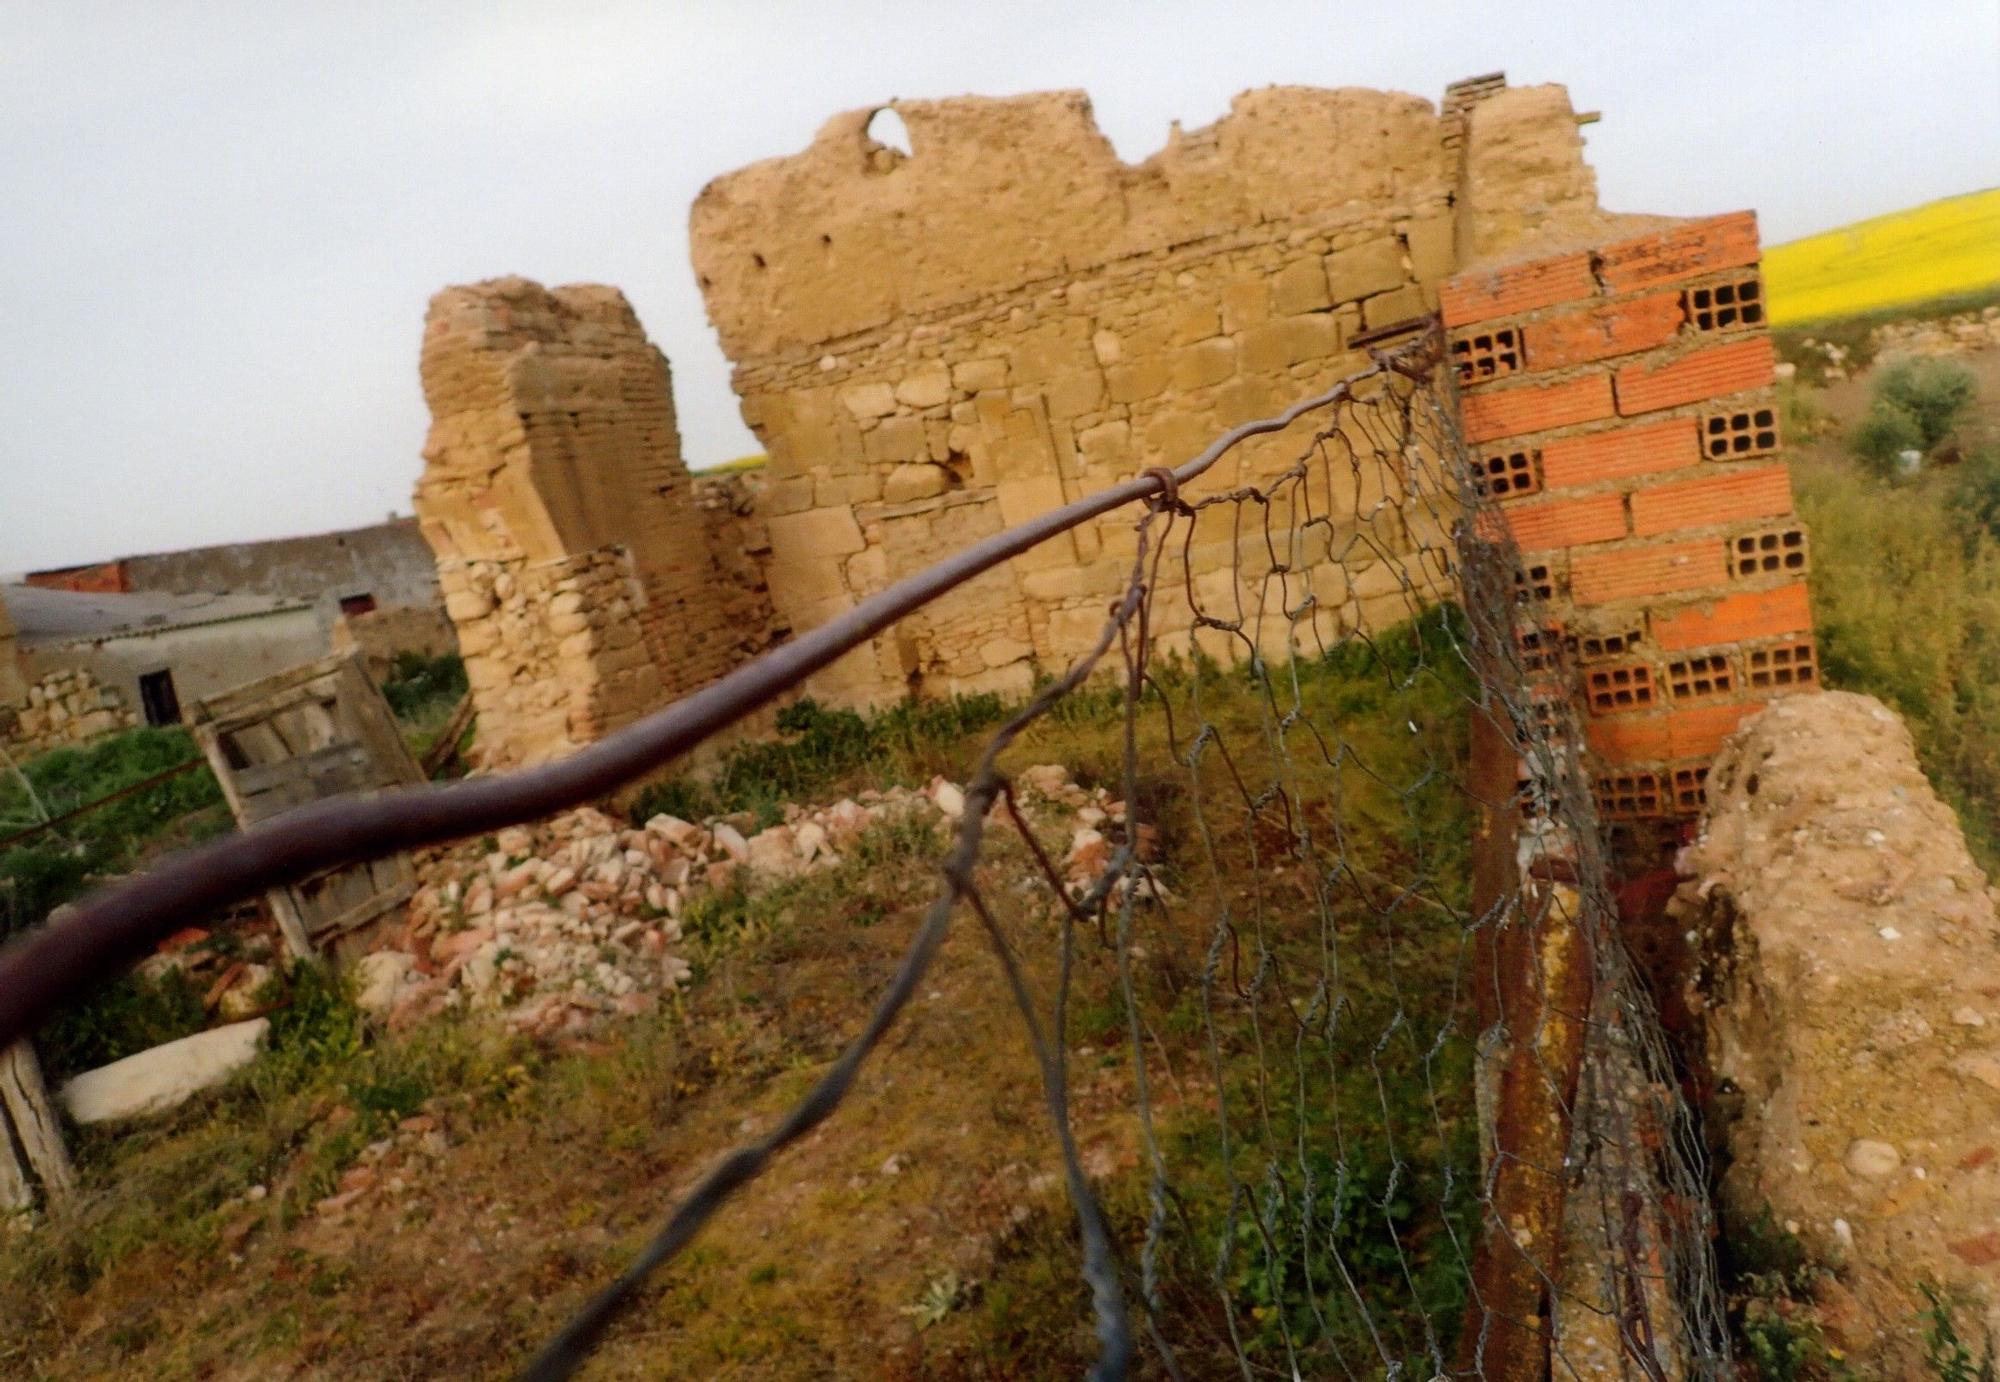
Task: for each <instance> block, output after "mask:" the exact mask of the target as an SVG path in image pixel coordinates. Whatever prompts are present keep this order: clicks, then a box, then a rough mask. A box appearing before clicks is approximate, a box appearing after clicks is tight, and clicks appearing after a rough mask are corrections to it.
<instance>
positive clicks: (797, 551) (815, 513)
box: [771, 509, 866, 557]
mask: <svg viewBox="0 0 2000 1382" xmlns="http://www.w3.org/2000/svg"><path fill="white" fill-rule="evenodd" d="M865 545H866V544H865V543H863V541H862V539H861V525H860V524H858V523H856V522H855V521H854V511H853V510H852V509H808V510H807V511H806V512H804V513H793V514H777V515H774V516H773V517H772V519H771V548H772V550H773V551H775V552H777V553H780V554H782V555H786V556H794V557H844V556H846V555H847V554H848V553H850V552H858V551H860V550H861V549H862V547H863V546H865Z"/></svg>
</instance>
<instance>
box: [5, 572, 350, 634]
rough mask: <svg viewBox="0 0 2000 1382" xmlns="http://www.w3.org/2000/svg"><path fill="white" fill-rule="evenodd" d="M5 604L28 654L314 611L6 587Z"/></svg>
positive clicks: (226, 600)
mask: <svg viewBox="0 0 2000 1382" xmlns="http://www.w3.org/2000/svg"><path fill="white" fill-rule="evenodd" d="M0 600H5V601H6V602H7V611H8V613H9V614H11V615H12V616H13V619H14V627H15V630H16V633H17V634H18V636H19V639H20V644H21V646H22V647H24V648H32V647H35V646H37V645H42V644H51V643H85V642H92V641H95V640H99V639H105V638H118V637H122V636H126V635H130V634H142V633H160V632H163V631H165V630H168V629H186V628H193V627H195V626H197V625H201V624H221V623H226V622H228V621H230V620H234V619H256V618H259V617H262V616H264V615H269V614H283V613H287V612H289V611H291V610H301V609H311V608H312V606H311V604H309V603H308V602H306V601H303V600H286V599H280V598H277V597H275V596H269V595H167V594H161V593H157V592H143V593H137V594H130V595H119V594H88V593H84V592H80V591H74V590H44V589H43V588H41V587H40V586H33V585H9V586H5V587H0Z"/></svg>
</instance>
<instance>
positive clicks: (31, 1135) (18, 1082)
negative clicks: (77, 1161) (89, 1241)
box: [0, 1041, 76, 1204]
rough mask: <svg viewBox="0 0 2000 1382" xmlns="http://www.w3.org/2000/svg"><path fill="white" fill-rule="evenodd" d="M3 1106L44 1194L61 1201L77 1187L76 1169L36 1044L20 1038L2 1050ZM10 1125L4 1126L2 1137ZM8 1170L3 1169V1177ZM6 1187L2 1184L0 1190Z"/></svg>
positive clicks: (52, 1201) (0, 1083) (0, 1101)
mask: <svg viewBox="0 0 2000 1382" xmlns="http://www.w3.org/2000/svg"><path fill="white" fill-rule="evenodd" d="M0 1107H4V1109H5V1112H6V1117H5V1119H4V1121H5V1122H6V1123H7V1124H10V1125H11V1126H12V1130H13V1135H14V1138H15V1139H17V1140H18V1141H19V1143H20V1146H21V1150H22V1151H23V1152H24V1153H25V1154H26V1157H27V1163H28V1164H27V1169H28V1170H29V1171H32V1172H33V1173H34V1176H35V1179H36V1180H38V1181H40V1182H41V1183H42V1195H43V1197H44V1198H45V1199H47V1200H48V1202H49V1203H50V1204H59V1203H61V1202H62V1201H63V1200H66V1199H68V1198H69V1197H70V1196H71V1195H72V1194H74V1193H75V1191H76V1170H75V1168H74V1167H72V1166H71V1165H70V1159H69V1149H68V1148H67V1147H65V1146H64V1145H63V1135H62V1123H61V1122H60V1121H59V1120H58V1119H57V1118H56V1111H55V1105H53V1104H52V1103H50V1102H49V1087H48V1085H46V1084H45V1083H43V1081H42V1063H41V1062H40V1061H38V1060H36V1059H35V1048H34V1047H32V1046H30V1045H29V1044H28V1043H27V1042H25V1041H17V1042H15V1043H14V1044H13V1045H12V1046H9V1047H8V1048H7V1049H6V1050H4V1051H0ZM6 1132H7V1129H6V1128H0V1138H4V1137H5V1135H6ZM4 1175H5V1173H4V1172H0V1178H4ZM5 1189H6V1187H4V1186H0V1193H4V1191H5Z"/></svg>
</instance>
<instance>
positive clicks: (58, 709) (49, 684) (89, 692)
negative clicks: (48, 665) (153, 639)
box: [0, 640, 139, 759]
mask: <svg viewBox="0 0 2000 1382" xmlns="http://www.w3.org/2000/svg"><path fill="white" fill-rule="evenodd" d="M3 641H4V640H0V642H3ZM0 652H4V649H0ZM138 723H139V719H138V716H136V715H134V714H133V713H132V710H131V708H130V707H129V706H127V705H126V704H125V699H124V697H123V696H121V695H119V694H118V690H117V688H116V687H111V686H104V685H101V684H100V683H99V682H98V680H97V678H96V677H95V676H93V675H92V674H91V673H90V672H89V671H88V670H86V669H84V668H81V667H76V668H69V669H65V670H63V671H53V672H50V673H48V674H47V675H45V676H42V677H39V678H37V679H35V680H34V681H32V682H28V683H27V684H26V685H25V686H23V687H22V688H21V696H20V699H19V700H17V701H6V700H0V746H4V747H5V748H6V750H7V751H8V753H10V754H12V755H13V756H14V757H15V758H17V759H25V758H32V757H34V756H35V755H36V754H38V753H47V752H48V751H49V750H50V749H60V748H67V747H69V746H70V745H72V744H83V743H88V742H89V741H90V740H92V739H96V738H99V737H101V736H103V735H106V734H115V733H117V732H118V731H119V730H121V729H130V728H132V727H133V726H134V725H136V724H138Z"/></svg>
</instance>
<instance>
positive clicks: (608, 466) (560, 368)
mask: <svg viewBox="0 0 2000 1382" xmlns="http://www.w3.org/2000/svg"><path fill="white" fill-rule="evenodd" d="M422 375H423V384H424V393H425V397H426V399H427V401H428V402H429V404H430V408H431V415H432V425H431V430H430V435H429V438H428V439H427V441H426V443H425V447H424V460H425V470H424V475H423V478H422V479H421V480H420V481H419V483H418V486H417V493H416V506H417V514H418V517H419V520H420V522H421V524H422V528H423V533H424V537H425V539H426V540H427V541H428V542H429V543H430V546H431V548H432V550H433V551H434V552H435V553H436V555H437V560H438V576H439V582H440V585H441V586H442V588H443V591H444V596H445V607H446V611H447V612H448V613H449V614H450V616H451V619H452V621H453V623H454V624H455V625H456V626H457V629H458V636H459V646H460V650H461V652H462V653H463V654H464V656H465V659H466V671H467V675H468V677H469V678H470V680H471V684H472V689H473V695H474V698H475V703H476V705H477V706H478V710H479V725H480V730H479V734H480V742H481V745H482V749H483V751H484V752H485V754H486V756H487V757H488V758H489V759H490V760H491V761H493V762H496V763H520V762H535V761H539V760H542V759H546V758H550V757H555V756H559V755H560V754H563V753H565V752H568V751H569V750H571V749H573V748H575V747H578V746H580V745H582V744H586V743H589V742H591V741H592V740H594V739H596V738H599V737H600V736H602V735H603V734H605V733H607V732H609V731H611V730H613V729H616V728H618V727H619V726H621V725H623V724H626V723H628V722H630V721H631V720H633V719H634V718H636V717H638V716H639V715H641V714H643V713H645V712H646V711H649V710H651V709H653V708H655V707H656V706H658V705H660V704H662V703H663V702H664V701H666V700H669V699H671V698H672V697H673V696H675V695H677V694H679V693H680V692H682V691H685V690H689V689H692V688H694V687H697V686H700V685H703V684H705V683H706V682H709V681H712V680H713V679H714V678H715V677H717V676H719V675H720V674H721V673H722V672H724V671H726V670H728V668H729V667H730V666H731V665H733V663H734V662H735V661H736V659H737V656H738V646H737V640H738V634H737V630H735V629H733V628H731V627H730V625H729V622H728V619H727V617H726V610H725V602H720V601H718V600H717V599H716V566H715V561H714V558H713V556H712V554H711V551H710V549H709V546H708V543H707V541H706V538H705V534H706V522H705V520H704V518H703V516H702V512H701V510H700V509H699V508H698V507H697V505H696V503H695V499H694V494H693V486H692V482H691V480H690V478H689V476H688V472H687V467H686V466H685V465H684V464H683V462H682V460H681V455H680V439H679V436H678V434H677V432H676V430H675V425H674V411H673V396H672V385H671V381H670V378H669V374H668V369H667V362H666V360H665V358H664V357H663V356H661V354H660V353H659V351H658V350H656V349H654V347H653V346H652V344H651V343H650V342H649V341H647V339H646V336H645V333H644V331H643V330H642V329H641V327H640V325H639V322H638V318H637V317H636V316H635V315H634V314H633V312H632V309H631V307H630V305H629V304H627V302H626V301H625V299H624V297H623V296H622V295H621V294H620V293H619V292H618V291H617V290H615V289H612V288H602V287H591V286H577V287H567V288H557V289H554V290H547V289H544V288H542V287H540V286H539V285H537V284H534V283H530V282H528V281H526V280H525V279H518V278H510V279H500V280H496V281H494V282H490V283H482V284H478V285H474V286H471V287H464V288H451V289H447V290H446V291H444V292H442V293H440V294H438V295H437V297H436V298H434V299H433V300H432V302H431V307H430V312H429V315H428V317H427V318H426V322H425V331H424V349H423V357H422Z"/></svg>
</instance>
